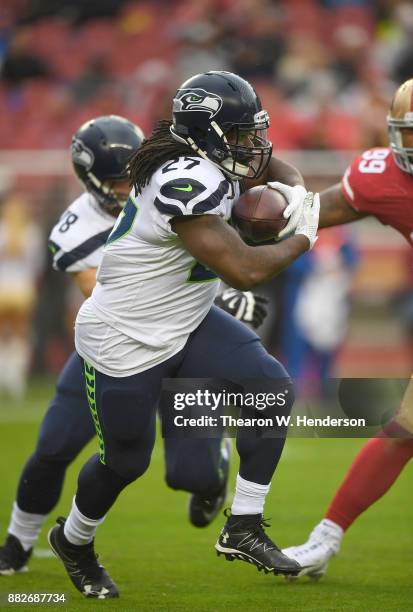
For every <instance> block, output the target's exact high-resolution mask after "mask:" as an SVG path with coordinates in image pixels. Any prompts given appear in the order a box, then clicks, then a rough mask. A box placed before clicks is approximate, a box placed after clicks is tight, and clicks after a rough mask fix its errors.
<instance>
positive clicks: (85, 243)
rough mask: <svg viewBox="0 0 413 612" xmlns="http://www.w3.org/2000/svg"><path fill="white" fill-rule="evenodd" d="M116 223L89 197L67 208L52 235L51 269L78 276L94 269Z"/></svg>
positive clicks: (83, 197)
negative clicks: (79, 273)
mask: <svg viewBox="0 0 413 612" xmlns="http://www.w3.org/2000/svg"><path fill="white" fill-rule="evenodd" d="M115 221H116V219H115V218H114V217H113V216H112V215H110V214H109V213H107V212H106V211H105V210H103V208H102V207H101V206H99V203H98V202H97V200H96V198H95V197H94V196H93V195H92V194H91V193H88V192H85V193H83V194H82V195H81V196H79V197H78V198H77V199H76V200H74V202H72V204H71V205H70V206H68V208H66V210H65V211H64V213H63V214H62V215H61V217H60V219H59V221H58V222H57V223H56V225H55V226H54V228H53V229H52V231H51V234H50V237H49V250H50V251H51V252H52V255H53V267H54V269H55V270H61V271H62V272H80V271H81V270H87V269H88V268H97V267H98V266H99V264H100V262H101V260H102V254H103V247H104V245H105V243H106V240H107V239H108V236H109V234H110V232H111V231H112V229H113V226H114V224H115Z"/></svg>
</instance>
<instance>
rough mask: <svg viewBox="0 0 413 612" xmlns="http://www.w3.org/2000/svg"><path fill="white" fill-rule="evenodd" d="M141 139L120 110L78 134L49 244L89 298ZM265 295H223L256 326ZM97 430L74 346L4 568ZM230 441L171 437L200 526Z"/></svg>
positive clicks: (217, 494) (34, 531)
mask: <svg viewBox="0 0 413 612" xmlns="http://www.w3.org/2000/svg"><path fill="white" fill-rule="evenodd" d="M142 140H143V133H142V131H141V130H140V128H139V127H138V126H136V125H134V124H133V123H131V122H130V121H127V120H126V119H124V118H122V117H118V116H115V115H110V116H103V117H98V118H95V119H93V120H91V121H88V122H87V123H85V124H84V125H83V126H82V127H81V128H79V130H78V131H77V132H76V134H75V135H74V137H73V142H72V162H73V167H74V170H75V173H76V175H77V176H78V178H79V179H80V181H81V182H82V184H83V185H84V187H85V189H86V191H85V192H84V193H83V194H82V195H81V196H80V197H79V198H77V199H76V200H75V201H74V202H73V203H72V204H71V205H70V206H69V207H68V208H67V209H66V211H65V212H64V213H63V214H62V216H61V218H60V220H59V221H58V223H57V224H56V226H55V227H54V229H53V230H52V233H51V236H50V240H49V248H50V250H51V251H52V254H53V266H54V268H55V269H56V270H60V271H63V272H66V273H68V274H70V275H71V277H72V278H73V280H74V282H75V283H76V284H77V286H78V287H79V288H80V289H81V291H82V293H83V295H84V296H85V297H89V296H90V294H91V293H92V289H93V287H94V285H95V282H96V269H97V267H98V266H99V264H100V261H101V259H102V252H103V246H104V244H105V242H106V240H107V238H108V236H109V234H110V232H111V231H112V229H113V226H114V224H115V220H116V217H117V216H118V214H119V212H120V211H121V209H122V208H123V206H124V204H125V202H126V200H127V197H128V195H129V192H130V187H129V176H128V173H127V171H126V164H127V162H128V161H129V160H130V158H131V155H133V154H134V153H135V152H136V151H137V150H138V148H139V147H140V145H141V144H142ZM262 299H263V298H260V296H254V294H252V293H250V292H241V291H235V292H234V291H232V290H227V291H226V292H224V293H223V294H222V295H221V296H219V297H218V298H217V301H218V303H219V306H220V307H221V308H223V309H224V310H226V311H227V312H230V313H231V314H233V315H234V316H235V317H236V318H237V319H239V320H242V321H245V322H248V323H250V324H251V325H253V326H254V327H257V326H258V325H259V324H260V323H261V322H262V320H263V318H264V316H265V304H264V303H263V302H262ZM94 435H95V428H94V425H93V420H92V418H91V414H90V410H89V407H88V403H87V398H86V394H85V389H84V380H83V374H82V368H81V362H80V358H79V357H78V355H77V353H73V354H72V355H71V357H70V358H69V360H68V362H67V363H66V365H65V367H64V368H63V371H62V373H61V375H60V377H59V380H58V383H57V389H56V394H55V397H54V398H53V400H52V402H51V404H50V407H49V410H48V412H47V413H46V415H45V417H44V419H43V422H42V425H41V428H40V434H39V439H38V441H37V446H36V449H35V451H34V453H33V455H32V456H31V457H30V458H29V459H28V461H27V463H26V465H25V467H24V468H23V471H22V474H21V476H20V480H19V485H18V488H17V496H16V501H15V503H14V507H13V510H12V515H11V520H10V525H9V528H8V536H7V539H6V541H5V543H4V545H3V546H2V547H1V548H0V575H12V574H14V573H15V572H18V571H23V570H24V569H25V568H26V567H27V562H28V560H29V558H30V555H31V552H32V548H33V545H34V544H35V542H36V540H37V537H38V535H39V532H40V529H41V527H42V525H43V523H44V521H45V520H46V518H47V515H48V514H49V513H50V512H51V510H52V509H53V508H54V507H55V505H56V504H57V502H58V499H59V497H60V493H61V490H62V487H63V481H64V477H65V473H66V469H67V467H68V465H69V464H70V463H71V462H72V461H73V460H74V459H75V457H77V455H78V454H79V453H80V451H81V450H82V449H83V448H84V447H85V445H86V444H87V443H88V442H89V441H90V440H91V438H92V437H93V436H94ZM227 442H228V441H226V442H225V443H224V444H223V445H222V448H221V440H220V439H201V440H181V439H173V438H169V439H166V440H165V460H166V480H167V483H168V485H169V486H171V487H172V488H174V489H183V490H185V491H189V492H190V493H191V494H192V495H191V499H190V505H189V518H190V520H191V522H192V524H193V525H195V526H198V527H202V526H205V525H207V524H208V523H209V522H211V521H212V519H213V518H214V517H215V516H216V514H217V513H218V512H219V510H220V508H221V506H222V505H223V503H224V500H225V494H226V481H227V475H228V465H229V454H228V444H227Z"/></svg>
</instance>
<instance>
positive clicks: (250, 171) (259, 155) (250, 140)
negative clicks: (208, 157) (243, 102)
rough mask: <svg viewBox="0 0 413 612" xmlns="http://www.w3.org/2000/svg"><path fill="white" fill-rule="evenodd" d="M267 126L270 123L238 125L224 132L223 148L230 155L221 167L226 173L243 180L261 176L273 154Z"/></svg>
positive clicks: (222, 162)
mask: <svg viewBox="0 0 413 612" xmlns="http://www.w3.org/2000/svg"><path fill="white" fill-rule="evenodd" d="M264 112H265V111H264ZM265 114H266V113H265ZM267 125H269V122H267V123H266V124H265V125H258V124H238V125H235V126H231V127H230V128H229V129H226V130H225V131H224V132H223V134H222V137H221V138H222V144H223V147H222V148H223V150H225V149H226V151H227V153H228V155H227V157H225V158H224V159H223V160H222V161H221V163H220V165H221V166H222V167H223V169H224V170H225V171H227V172H228V173H229V174H230V175H233V176H237V177H242V178H257V177H259V176H261V174H262V173H263V172H264V170H265V169H266V167H267V166H268V164H269V161H270V159H271V154H272V144H271V142H270V141H269V140H268V137H267Z"/></svg>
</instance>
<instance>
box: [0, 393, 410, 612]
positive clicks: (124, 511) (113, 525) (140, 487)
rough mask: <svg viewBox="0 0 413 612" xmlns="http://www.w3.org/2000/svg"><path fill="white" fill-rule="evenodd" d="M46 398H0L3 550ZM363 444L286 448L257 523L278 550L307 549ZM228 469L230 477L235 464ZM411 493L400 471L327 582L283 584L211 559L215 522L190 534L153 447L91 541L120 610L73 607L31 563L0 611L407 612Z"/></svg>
mask: <svg viewBox="0 0 413 612" xmlns="http://www.w3.org/2000/svg"><path fill="white" fill-rule="evenodd" d="M51 392H52V387H51V386H50V385H46V384H41V385H37V386H34V387H33V388H32V389H31V393H30V395H29V397H30V401H28V400H27V401H25V402H23V403H19V404H18V403H10V402H5V400H4V399H1V398H0V432H1V433H0V449H1V450H0V453H1V480H0V482H1V501H2V503H1V506H0V528H1V538H3V535H4V534H5V532H6V528H7V524H8V520H9V513H10V506H11V503H12V501H13V499H14V495H15V487H16V479H17V477H18V475H19V472H20V469H21V467H22V465H23V463H24V461H25V459H26V458H27V456H28V454H29V453H30V452H31V451H32V449H33V445H34V441H35V437H36V433H37V426H38V423H39V421H40V419H41V416H42V414H43V411H44V408H45V404H46V403H47V399H48V397H49V396H50V394H51ZM361 444H362V440H341V439H336V440H328V439H298V438H296V439H291V440H289V441H288V442H287V446H286V450H285V453H284V455H283V459H282V462H281V464H280V467H279V469H278V471H277V474H276V477H275V479H274V482H273V486H272V491H271V494H270V496H269V499H268V501H267V505H266V515H267V516H269V517H272V527H271V529H270V530H269V531H270V534H271V535H273V536H274V539H275V540H276V541H277V543H278V544H279V545H280V546H285V545H290V544H297V543H301V542H303V541H304V540H305V539H306V537H307V534H308V532H309V530H310V529H311V528H312V527H313V525H314V524H315V522H317V521H318V520H319V518H321V514H322V512H323V510H324V508H325V507H326V504H327V502H328V500H329V498H330V496H331V494H332V493H333V491H334V489H335V486H336V485H337V484H338V483H339V481H340V478H341V476H342V475H343V474H344V472H345V469H346V467H347V466H348V464H349V462H350V460H351V458H352V457H353V455H354V453H355V452H356V450H357V449H358V448H359V447H360V446H361ZM94 450H95V448H94V446H90V447H89V448H88V449H86V451H85V453H84V454H83V455H82V456H81V457H80V458H79V459H78V461H77V462H76V464H75V465H74V466H72V468H71V469H70V471H69V473H68V478H67V482H66V486H65V490H64V495H63V498H62V499H61V501H60V503H59V506H58V508H56V510H55V511H54V512H53V513H52V516H51V517H50V520H49V521H48V523H47V528H48V527H49V526H50V525H52V524H53V522H54V519H55V517H57V516H58V515H60V514H63V515H66V514H67V512H68V509H69V507H70V500H71V497H72V495H73V492H74V487H75V482H76V476H77V472H78V469H79V467H80V466H81V464H82V462H83V461H84V460H85V459H86V458H87V457H88V456H89V455H90V454H91V453H92V452H94ZM233 459H234V461H233V475H234V474H235V472H236V463H237V460H236V456H234V457H233ZM233 481H234V479H233V478H232V482H233ZM412 489H413V470H412V469H411V467H408V468H407V469H406V470H405V471H404V473H403V474H402V475H401V477H400V479H399V481H398V482H397V483H396V485H395V486H394V487H393V488H392V490H391V491H390V492H389V493H388V494H387V496H385V498H383V499H382V500H380V502H379V503H377V504H376V505H375V506H374V507H373V508H371V509H370V510H369V511H368V512H367V513H366V514H365V515H364V516H362V517H361V518H360V519H359V521H358V522H357V523H356V524H355V525H354V526H353V527H352V528H351V529H350V531H349V532H348V534H347V536H346V538H345V541H344V543H343V547H342V552H341V554H340V556H339V557H338V558H337V559H335V560H334V561H333V562H332V564H331V567H330V571H329V573H328V576H327V577H326V578H325V579H323V580H322V581H320V582H318V583H312V582H310V581H309V580H308V579H304V580H302V581H299V582H296V583H287V582H286V581H284V579H282V578H279V577H274V576H272V575H271V576H270V575H268V576H265V575H264V574H261V573H258V572H257V571H256V569H255V568H253V567H251V566H249V565H247V564H243V563H240V562H234V563H227V562H226V561H225V560H224V559H223V557H220V558H218V557H217V556H216V555H215V551H214V549H213V546H214V543H215V540H216V537H217V534H218V532H219V530H220V528H221V526H222V521H221V519H218V520H216V521H215V523H214V524H213V525H212V526H210V527H208V528H206V529H203V530H197V529H195V528H193V527H191V526H190V525H189V523H188V520H187V518H186V507H187V498H188V496H187V494H185V493H181V492H179V493H177V492H174V491H171V490H170V489H168V488H167V487H166V485H165V484H164V481H163V458H162V441H161V439H159V441H158V444H157V446H156V449H155V452H154V455H153V460H152V465H151V468H150V469H149V471H148V472H147V473H146V475H145V476H144V477H143V478H142V479H141V480H140V481H139V482H137V483H135V484H134V485H132V486H130V487H129V488H128V489H127V490H126V491H125V492H124V493H123V494H122V496H121V498H120V499H119V500H118V503H117V504H116V505H115V507H114V508H113V510H112V512H111V514H110V516H109V517H108V518H107V520H106V522H105V523H104V524H103V526H102V527H101V528H100V530H99V534H98V538H97V546H96V548H97V550H98V552H99V554H100V557H101V560H102V562H103V563H104V564H105V565H106V567H107V569H108V570H109V572H110V573H111V574H112V576H113V577H114V578H115V580H116V582H117V584H118V586H119V588H120V591H121V599H119V600H113V601H104V602H95V601H93V600H86V599H82V597H81V596H80V594H79V593H78V592H77V591H76V590H75V589H74V588H73V587H72V585H71V583H69V581H68V579H67V578H66V574H65V573H64V570H63V566H61V565H60V563H59V562H58V561H57V560H56V559H55V558H51V557H49V556H36V557H35V558H34V559H33V560H32V563H31V566H30V572H29V573H27V574H20V575H17V576H13V577H1V578H0V593H1V602H0V609H3V608H4V609H6V608H7V609H9V608H10V609H11V608H19V607H20V609H24V610H31V609H35V608H36V609H38V608H39V606H34V605H32V606H30V605H27V604H25V605H24V606H18V605H11V604H9V605H7V604H6V599H5V598H6V595H7V593H10V592H18V593H27V592H31V593H35V592H38V593H39V592H40V593H44V592H47V593H50V592H53V593H62V592H63V593H65V594H66V597H67V599H68V601H67V603H66V604H60V605H57V606H56V605H55V606H54V605H47V609H48V610H70V611H72V610H73V611H75V610H76V611H77V610H86V609H87V610H95V609H102V608H106V609H110V610H116V611H119V612H121V611H122V612H123V611H125V612H126V611H132V610H134V611H135V610H136V611H141V610H151V611H158V610H168V611H174V610H191V611H192V610H193V611H204V610H205V611H209V612H212V611H222V610H231V611H232V610H234V611H235V610H237V611H238V612H244V611H246V612H247V611H248V612H249V611H256V610H261V611H267V610H271V611H284V610H300V611H306V612H315V611H317V612H318V611H324V610H331V611H333V610H334V611H341V610H346V611H347V610H348V611H352V612H359V611H362V610H369V611H370V610H371V611H375V610H378V609H380V610H381V611H383V612H387V611H390V610H397V611H400V612H405V611H407V610H413V579H412V565H413V546H412V544H413V535H412V518H413V510H412ZM46 531H47V529H45V530H44V532H43V534H42V537H41V540H40V542H39V544H38V549H40V550H39V554H40V555H41V554H43V555H44V554H47V552H48V551H47V543H46Z"/></svg>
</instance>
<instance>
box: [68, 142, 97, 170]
mask: <svg viewBox="0 0 413 612" xmlns="http://www.w3.org/2000/svg"><path fill="white" fill-rule="evenodd" d="M72 160H73V163H75V164H79V165H80V166H83V167H84V168H85V169H86V170H90V169H91V167H92V166H93V162H94V161H95V156H94V155H93V152H92V151H91V150H90V149H89V148H88V147H86V146H85V145H84V144H83V142H82V141H81V140H78V139H77V138H73V140H72Z"/></svg>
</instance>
